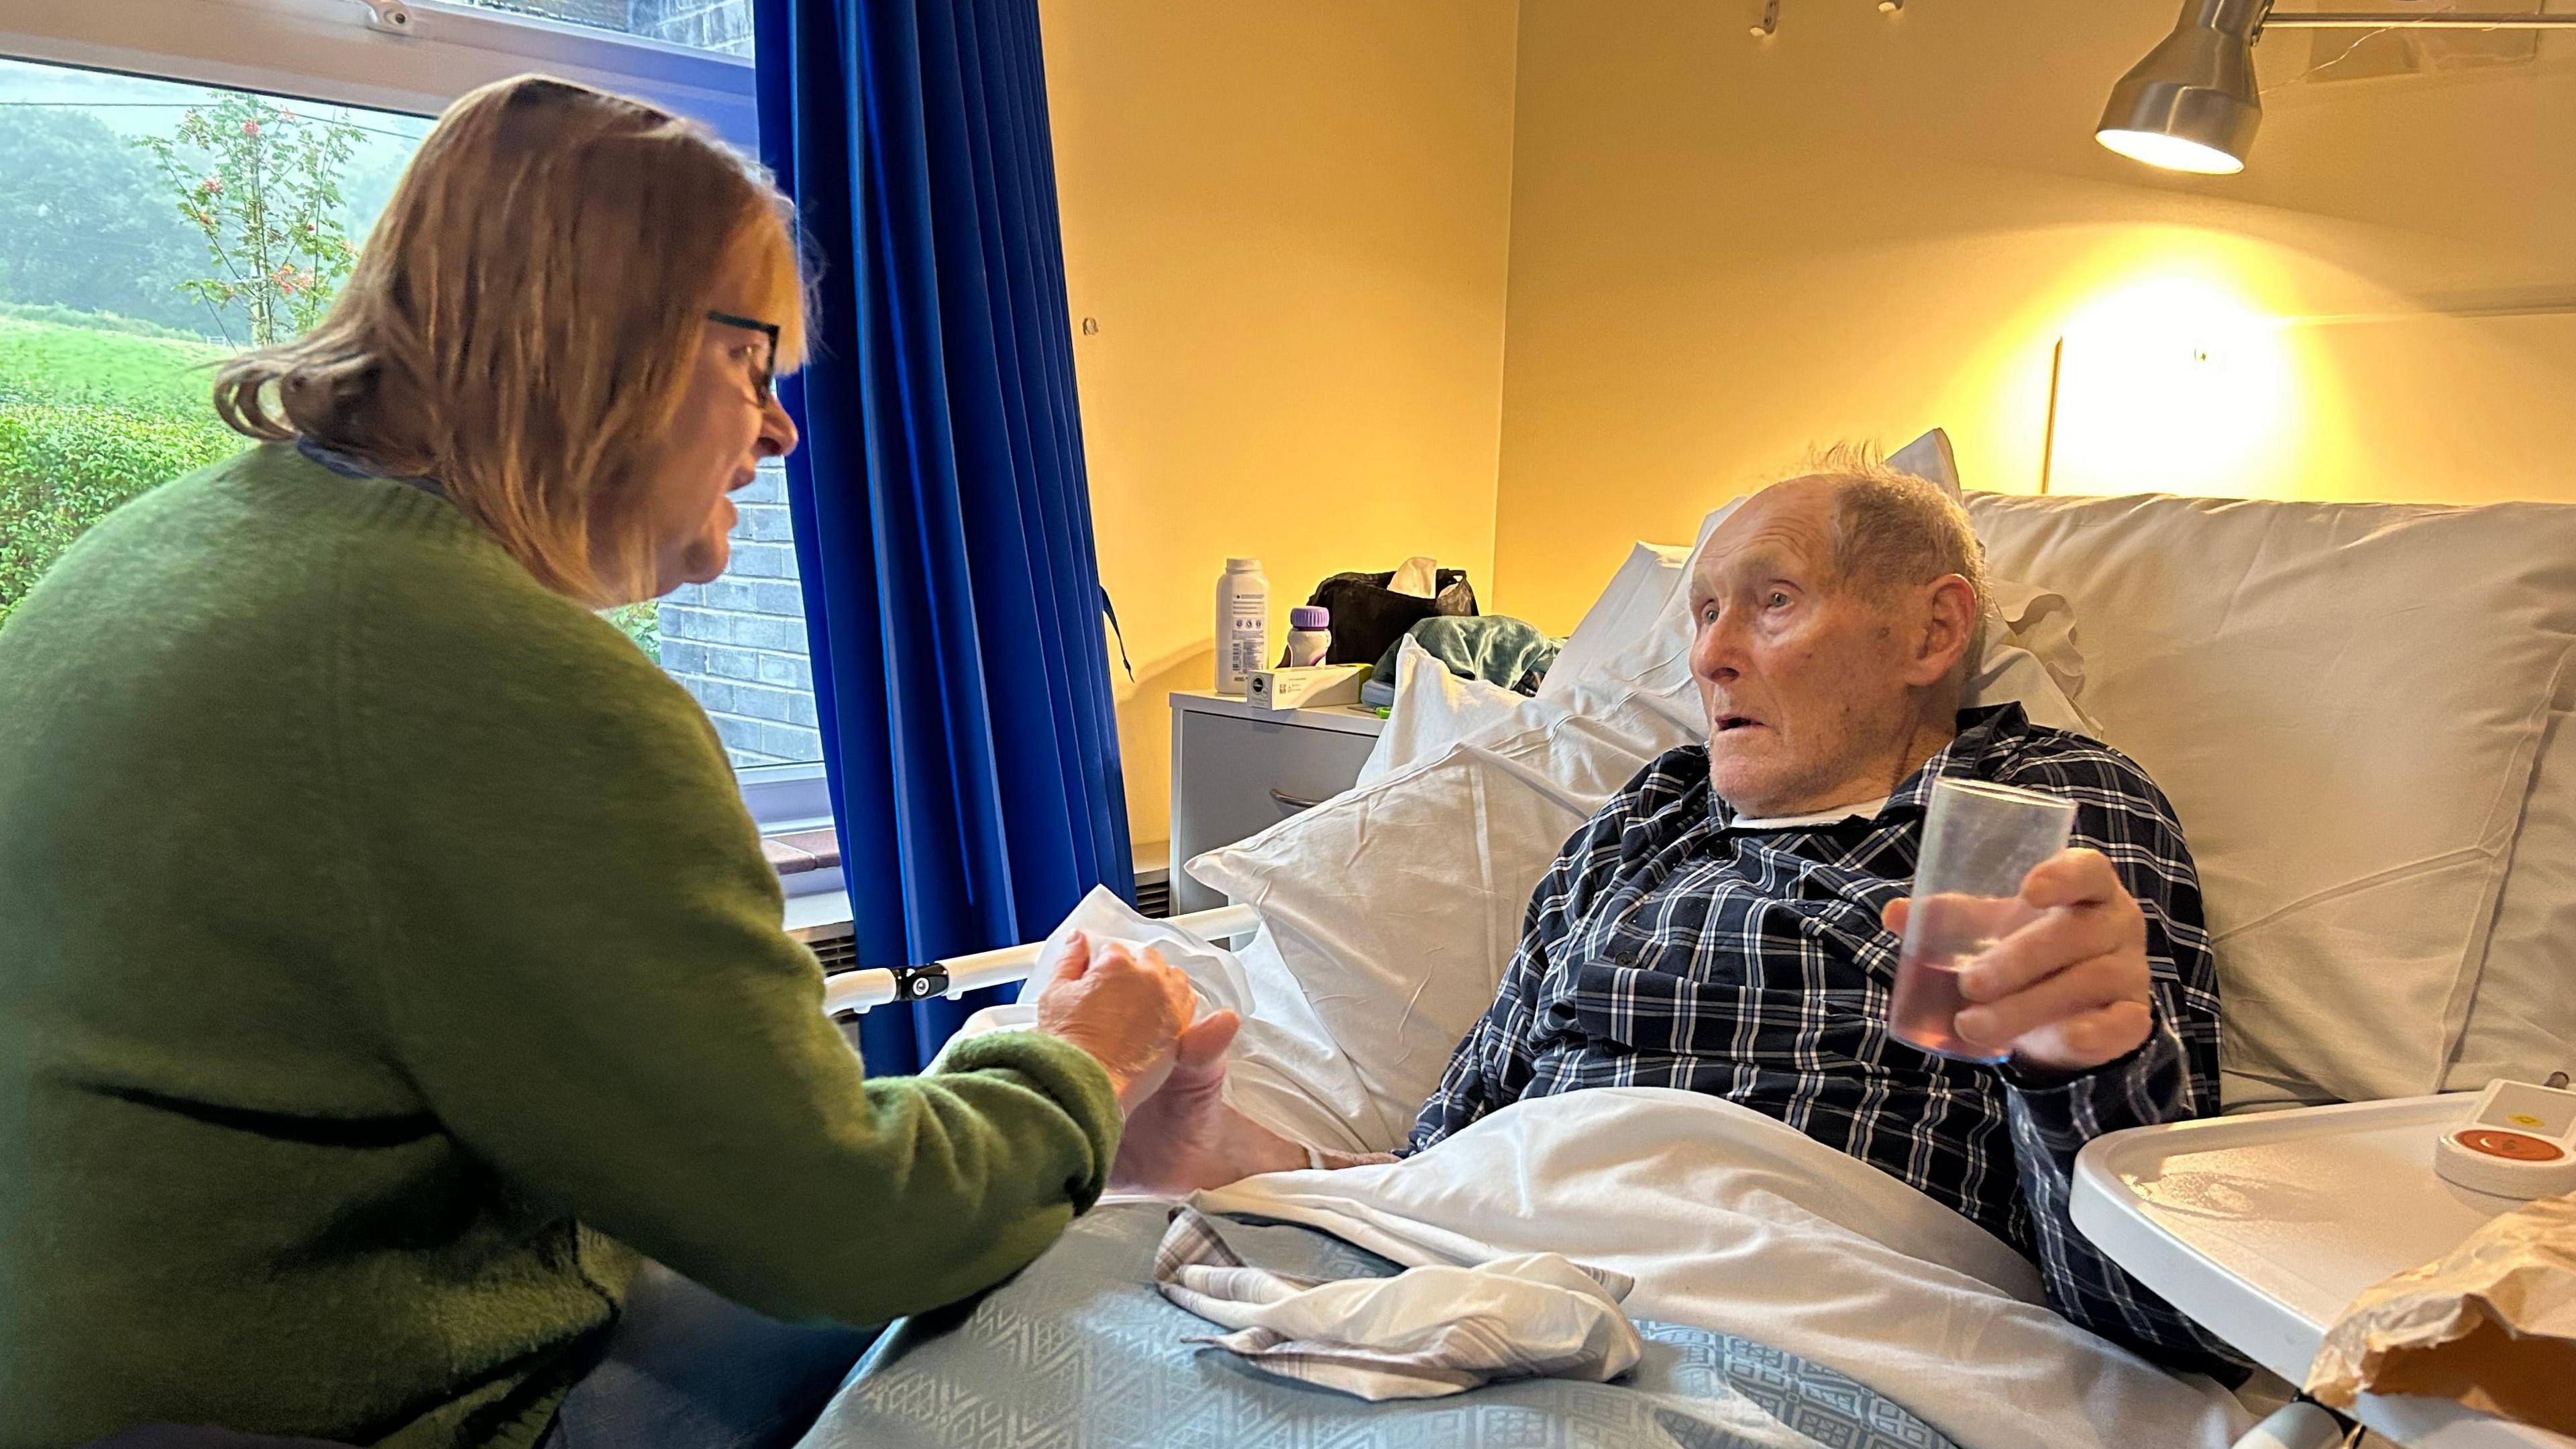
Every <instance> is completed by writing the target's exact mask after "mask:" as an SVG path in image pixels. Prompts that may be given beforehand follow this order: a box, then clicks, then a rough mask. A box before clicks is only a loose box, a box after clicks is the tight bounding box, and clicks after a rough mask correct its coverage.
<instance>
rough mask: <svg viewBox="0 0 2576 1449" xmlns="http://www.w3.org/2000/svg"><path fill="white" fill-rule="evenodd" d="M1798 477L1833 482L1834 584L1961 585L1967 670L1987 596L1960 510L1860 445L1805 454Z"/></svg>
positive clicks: (1868, 587)
mask: <svg viewBox="0 0 2576 1449" xmlns="http://www.w3.org/2000/svg"><path fill="white" fill-rule="evenodd" d="M1806 472H1807V474H1808V475H1809V476H1811V477H1818V478H1823V479H1826V480H1828V481H1830V482H1832V483H1834V484H1836V485H1838V486H1837V488H1836V490H1835V505H1836V506H1835V509H1834V538H1833V547H1834V572H1835V574H1836V581H1837V582H1838V583H1841V584H1844V585H1846V586H1850V587H1855V588H1858V589H1860V590H1862V591H1863V592H1865V593H1868V594H1870V595H1872V596H1874V597H1884V596H1885V594H1886V593H1887V591H1888V590H1890V589H1896V588H1903V587H1906V586H1908V585H1913V584H1928V583H1930V582H1932V581H1933V580H1934V579H1937V578H1940V577H1942V576H1943V575H1945V574H1957V575H1958V576H1959V577H1961V578H1963V579H1966V580H1967V581H1968V588H1969V591H1970V592H1971V593H1972V594H1973V595H1974V596H1975V608H1976V613H1975V618H1976V624H1975V627H1974V632H1973V633H1972V634H1971V636H1970V639H1969V643H1968V653H1967V655H1966V661H1967V662H1968V664H1969V665H1971V666H1973V664H1974V661H1975V659H1976V657H1977V650H1978V646H1979V645H1980V644H1981V643H1982V642H1983V641H1984V638H1985V628H1986V613H1987V610H1988V609H1989V608H1990V607H1991V605H1992V600H1993V593H1992V590H1991V588H1990V586H1989V582H1988V579H1987V576H1986V550H1985V546H1984V545H1983V544H1981V543H1979V542H1978V541H1977V530H1976V526H1975V525H1974V524H1973V523H1971V522H1970V521H1969V518H1968V510H1967V509H1965V508H1962V507H1960V506H1959V503H1958V501H1957V500H1956V499H1953V498H1952V497H1951V496H1950V495H1949V494H1947V493H1944V492H1942V491H1941V488H1940V486H1939V485H1938V484H1935V483H1933V482H1931V481H1929V480H1927V479H1923V478H1918V477H1916V476H1915V475H1913V474H1911V473H1907V472H1903V471H1901V470H1899V469H1896V468H1892V467H1890V466H1888V463H1887V460H1886V459H1885V458H1884V457H1882V456H1881V455H1880V453H1879V451H1878V449H1877V448H1876V447H1873V446H1872V445H1870V444H1867V443H1836V444H1834V445H1833V446H1832V447H1829V448H1826V449H1824V450H1823V451H1822V452H1819V453H1816V454H1814V455H1812V456H1811V457H1810V458H1809V459H1808V460H1807V468H1806Z"/></svg>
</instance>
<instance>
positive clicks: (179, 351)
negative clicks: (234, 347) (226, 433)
mask: <svg viewBox="0 0 2576 1449" xmlns="http://www.w3.org/2000/svg"><path fill="white" fill-rule="evenodd" d="M229 355H230V349H228V348H224V347H220V346H216V345H214V344H211V343H205V342H183V341H179V340H177V339H175V338H167V337H136V336H132V335H130V334H127V333H123V332H102V331H97V330H94V329H91V328H87V327H69V326H65V325H63V324H61V323H58V322H37V321H31V320H28V319H26V318H22V317H0V383H12V384H16V385H17V386H19V387H22V388H25V389H28V390H29V391H33V392H39V393H49V394H55V395H79V396H86V397H87V398H88V399H89V400H92V401H97V402H107V403H115V404H120V405H123V406H126V407H131V408H134V409H136V410H138V411H144V412H152V413H172V412H182V413H185V412H195V413H204V414H207V415H210V416H211V414H212V411H213V409H212V405H211V404H210V403H209V402H208V400H207V396H208V391H209V389H210V388H212V387H213V385H214V374H213V372H212V370H211V369H210V368H209V367H208V366H207V364H210V363H214V362H220V361H222V360H223V359H224V358H225V357H227V356H229Z"/></svg>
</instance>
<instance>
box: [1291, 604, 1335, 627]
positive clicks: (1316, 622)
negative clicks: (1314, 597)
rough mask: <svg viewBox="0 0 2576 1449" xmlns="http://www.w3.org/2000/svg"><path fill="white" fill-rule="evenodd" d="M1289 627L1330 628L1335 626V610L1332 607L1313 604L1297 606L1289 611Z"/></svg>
mask: <svg viewBox="0 0 2576 1449" xmlns="http://www.w3.org/2000/svg"><path fill="white" fill-rule="evenodd" d="M1288 627H1289V628H1291V629H1329V628H1331V627H1333V611H1332V610H1330V609H1321V608H1317V607H1316V606H1314V605H1313V604H1303V605H1300V606H1298V607H1297V608H1294V609H1290V610H1289V611H1288Z"/></svg>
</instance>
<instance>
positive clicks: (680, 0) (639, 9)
mask: <svg viewBox="0 0 2576 1449" xmlns="http://www.w3.org/2000/svg"><path fill="white" fill-rule="evenodd" d="M627 15H628V20H627V29H628V30H629V32H630V33H632V34H635V35H649V36H652V37H653V38H654V39H656V40H668V41H672V42H675V43H677V44H680V45H689V46H695V47H697V48H698V49H700V50H720V51H723V52H725V53H726V54H728V55H749V54H751V0H629V4H628V10H627Z"/></svg>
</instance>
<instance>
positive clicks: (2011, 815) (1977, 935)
mask: <svg viewBox="0 0 2576 1449" xmlns="http://www.w3.org/2000/svg"><path fill="white" fill-rule="evenodd" d="M2074 828H2075V802H2073V801H2072V800H2061V799H2059V798H2058V797H2056V796H2054V795H2043V794H2041V793H2039V792H2038V791H2036V790H2020V789H2015V788H2014V787H2012V786H2010V785H1990V784H1987V783H1986V782H1984V781H1982V780H1949V779H1944V780H1938V781H1935V782H1933V785H1932V803H1931V808H1930V809H1929V811H1928V812H1927V813H1926V815H1925V817H1924V821H1923V858H1922V860H1921V861H1920V862H1919V863H1918V864H1917V865H1916V867H1915V871H1914V895H1913V902H1912V904H1911V905H1910V906H1908V907H1907V913H1906V917H1905V940H1904V946H1903V949H1902V951H1901V952H1900V953H1899V955H1898V956H1897V961H1896V992H1895V995H1894V996H1893V997H1892V998H1891V999H1890V1000H1889V1003H1888V1029H1889V1031H1890V1032H1891V1033H1892V1034H1893V1035H1894V1036H1895V1037H1896V1039H1897V1040H1898V1041H1901V1042H1905V1043H1907V1044H1909V1045H1912V1046H1916V1047H1920V1048H1922V1049H1923V1050H1925V1051H1927V1052H1931V1053H1934V1054H1935V1055H1938V1056H1945V1057H1949V1058H1951V1059H1952V1060H1954V1061H1963V1062H1999V1061H2002V1060H2003V1059H2004V1057H2005V1055H2006V1053H2004V1052H2000V1051H1994V1050H1991V1049H1989V1048H1986V1047H1982V1046H1978V1045H1975V1044H1972V1043H1970V1042H1968V1041H1965V1040H1963V1039H1962V1038H1961V1037H1960V1036H1959V1033H1958V1028H1957V1026H1956V1021H1957V1018H1958V1015H1959V1008H1960V1007H1962V1006H1965V1005H1966V1004H1967V1002H1966V999H1965V998H1963V997H1961V996H1960V994H1959V968H1960V967H1962V966H1965V965H1967V964H1968V963H1969V962H1971V961H1974V960H1975V959H1976V958H1977V957H1978V956H1979V955H1981V954H1983V953H1984V951H1985V950H1986V948H1988V947H1990V946H1992V945H1994V944H1995V943H1996V942H1997V941H1999V940H2001V939H2003V938H2004V937H2006V936H2008V935H2011V934H2012V933H2013V932H2014V931H2016V930H2018V929H2020V928H2021V927H2022V926H2023V925H2024V924H2026V923H2027V922H2029V921H2030V920H2032V919H2033V918H2034V917H2035V916H2036V914H2037V913H2036V912H2034V911H2032V910H2031V909H2030V907H2028V906H2027V905H2024V904H2023V903H2022V900H2021V882H2022V877H2024V876H2026V875H2029V874H2030V872H2031V868H2032V867H2034V866H2036V865H2038V864H2039V863H2040V862H2041V861H2044V860H2046V859H2048V858H2049V857H2050V856H2053V855H2055V854H2057V853H2058V852H2059V851H2061V850H2064V849H2065V848H2066V838H2067V835H2068V834H2069V833H2070V832H2071V831H2073V829H2074Z"/></svg>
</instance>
